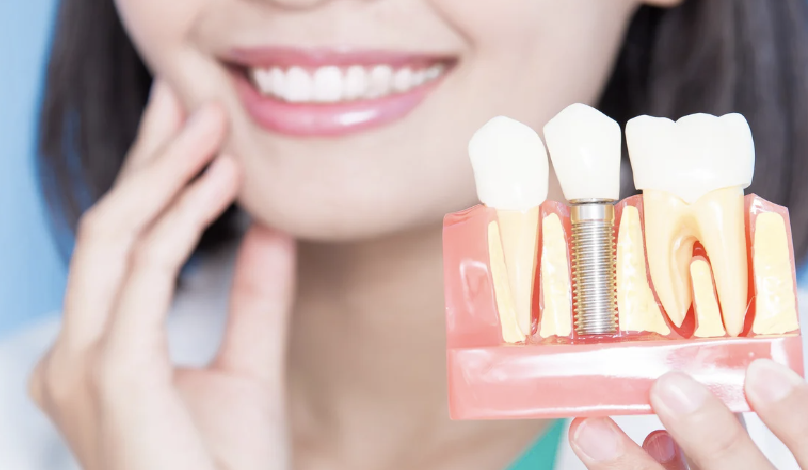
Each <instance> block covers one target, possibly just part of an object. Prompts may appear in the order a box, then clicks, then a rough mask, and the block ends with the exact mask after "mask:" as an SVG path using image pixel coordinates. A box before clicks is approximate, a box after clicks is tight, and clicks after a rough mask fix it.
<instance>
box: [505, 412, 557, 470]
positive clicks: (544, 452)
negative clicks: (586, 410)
mask: <svg viewBox="0 0 808 470" xmlns="http://www.w3.org/2000/svg"><path fill="white" fill-rule="evenodd" d="M563 433H564V421H562V420H558V421H556V422H555V423H553V425H552V426H551V427H550V429H549V430H548V431H547V432H546V433H545V434H544V435H543V436H542V437H541V438H540V439H539V440H538V441H536V443H535V444H534V445H533V446H532V447H531V448H530V449H528V451H527V452H525V454H524V455H523V456H522V457H521V458H520V459H519V460H518V461H517V462H516V463H514V464H513V465H512V466H511V467H510V468H509V469H508V470H553V469H554V468H555V462H556V454H557V453H558V447H559V445H560V444H561V439H562V438H563Z"/></svg>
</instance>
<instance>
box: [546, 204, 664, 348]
mask: <svg viewBox="0 0 808 470" xmlns="http://www.w3.org/2000/svg"><path fill="white" fill-rule="evenodd" d="M542 259H543V258H542ZM616 284H617V311H618V319H619V324H620V330H621V331H638V332H641V331H649V332H653V333H659V334H661V335H668V334H670V332H671V330H670V328H668V325H667V323H665V319H664V317H663V315H662V311H661V310H660V308H659V305H657V303H656V300H654V293H653V292H652V291H651V287H650V286H649V285H648V275H647V272H646V270H645V251H644V247H643V237H642V228H641V226H640V214H639V212H638V211H637V208H636V207H633V206H626V207H624V208H623V212H622V215H621V216H620V225H619V230H618V235H617V282H616Z"/></svg>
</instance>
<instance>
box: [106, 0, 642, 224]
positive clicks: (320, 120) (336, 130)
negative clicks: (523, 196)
mask: <svg viewBox="0 0 808 470" xmlns="http://www.w3.org/2000/svg"><path fill="white" fill-rule="evenodd" d="M116 3H117V6H118V10H119V12H120V14H121V17H122V19H123V21H124V24H125V26H126V28H127V30H128V31H129V33H130V35H131V36H132V38H133V40H134V42H135V44H136V46H137V47H138V49H139V50H140V52H141V54H142V56H143V57H144V59H145V60H146V62H147V63H148V65H149V66H150V67H151V69H152V71H153V72H154V73H155V74H156V75H157V76H160V77H162V78H163V79H165V80H166V81H167V82H168V83H170V84H171V85H173V87H174V88H175V90H176V91H177V92H178V93H179V94H180V96H181V98H182V100H183V101H184V102H185V104H186V105H187V107H188V108H189V109H191V110H192V109H194V108H195V107H197V106H199V105H200V104H201V103H203V102H206V101H209V100H218V101H219V102H221V103H223V104H224V105H226V107H227V109H228V110H229V113H230V116H231V122H232V129H231V136H230V139H229V142H228V144H227V149H225V150H226V151H227V152H228V153H230V154H233V155H234V156H236V157H237V158H238V159H239V160H240V161H241V162H242V165H243V168H244V172H245V175H246V178H245V184H244V187H243V189H242V191H241V194H240V202H241V204H242V205H243V206H244V207H245V208H246V209H247V210H248V211H249V212H250V213H251V214H252V216H253V217H255V218H256V219H258V220H261V221H263V222H265V223H268V224H271V225H273V226H275V227H279V228H281V229H284V230H287V231H289V232H291V233H293V234H295V235H298V236H300V237H305V238H310V239H319V240H346V239H358V238H362V237H372V236H379V235H383V234H385V233H389V232H394V231H400V230H405V229H407V228H412V227H415V226H419V225H427V224H434V223H436V222H438V221H440V219H441V218H442V216H443V214H445V213H446V212H450V211H455V210H459V209H463V208H466V207H468V206H471V205H473V204H474V203H475V202H476V196H475V188H474V179H473V176H472V172H471V166H470V164H469V160H468V156H467V154H466V147H467V143H468V140H469V138H470V137H471V135H472V134H473V132H474V131H475V130H476V129H477V128H479V127H480V126H482V125H483V124H484V123H485V122H486V121H487V120H488V119H490V118H491V117H493V116H496V115H507V116H510V117H513V118H516V119H518V120H520V121H522V122H524V123H526V124H528V125H530V126H531V127H533V128H534V129H541V127H542V126H543V125H544V123H545V122H546V121H547V120H548V119H549V118H551V117H552V116H553V115H554V114H555V113H556V112H558V111H560V110H561V109H562V108H563V107H565V106H566V105H568V104H570V103H572V102H585V103H593V102H595V101H596V99H597V97H598V95H599V93H600V91H601V88H602V87H603V85H604V82H605V81H606V79H607V77H608V76H609V73H610V68H611V65H612V62H613V60H614V58H615V55H616V53H617V50H618V48H619V46H620V42H621V39H622V35H623V32H624V30H625V28H626V26H627V24H628V21H629V19H630V16H631V14H632V12H633V11H634V9H635V8H636V5H635V4H634V3H633V1H632V0H563V1H561V0H274V1H273V0H263V1H260V0H185V1H182V2H165V1H163V0H116ZM550 197H551V198H554V199H559V200H560V199H561V197H562V196H561V192H560V191H559V190H558V189H557V184H554V178H552V177H551V194H550Z"/></svg>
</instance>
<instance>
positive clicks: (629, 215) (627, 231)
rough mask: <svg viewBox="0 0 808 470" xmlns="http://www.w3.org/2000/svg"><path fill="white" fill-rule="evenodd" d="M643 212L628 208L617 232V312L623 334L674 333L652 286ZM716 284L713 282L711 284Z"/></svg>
mask: <svg viewBox="0 0 808 470" xmlns="http://www.w3.org/2000/svg"><path fill="white" fill-rule="evenodd" d="M643 243H644V242H643V237H642V226H641V223H640V213H639V211H637V208H636V207H633V206H626V207H624V208H623V213H622V215H621V216H620V225H619V230H618V233H617V273H616V276H617V279H616V284H617V312H618V323H619V325H620V331H637V332H642V331H649V332H654V333H659V334H661V335H668V334H670V332H671V330H670V328H668V325H667V324H666V323H665V319H664V317H663V316H662V310H660V308H659V305H657V303H656V300H655V299H654V293H653V292H652V291H651V287H650V286H649V285H648V273H647V272H646V270H645V249H644V246H643ZM710 282H712V281H710Z"/></svg>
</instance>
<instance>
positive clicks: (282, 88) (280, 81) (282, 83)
mask: <svg viewBox="0 0 808 470" xmlns="http://www.w3.org/2000/svg"><path fill="white" fill-rule="evenodd" d="M269 74H270V77H271V78H272V80H271V82H270V83H271V85H270V90H271V92H274V93H275V94H276V95H278V96H285V94H286V74H285V73H283V70H281V69H278V68H272V69H270V72H269Z"/></svg>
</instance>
